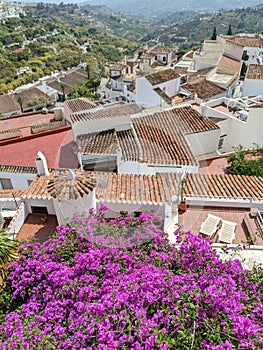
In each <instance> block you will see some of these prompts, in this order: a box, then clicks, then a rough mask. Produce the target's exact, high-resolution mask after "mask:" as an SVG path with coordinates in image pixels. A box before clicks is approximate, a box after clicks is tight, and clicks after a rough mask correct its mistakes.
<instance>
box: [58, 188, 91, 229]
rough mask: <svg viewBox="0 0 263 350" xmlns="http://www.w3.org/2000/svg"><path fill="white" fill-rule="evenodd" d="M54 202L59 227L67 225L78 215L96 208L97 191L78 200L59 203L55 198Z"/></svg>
mask: <svg viewBox="0 0 263 350" xmlns="http://www.w3.org/2000/svg"><path fill="white" fill-rule="evenodd" d="M53 202H54V208H55V212H56V216H57V220H58V223H59V225H65V224H66V223H67V221H69V220H70V219H72V217H73V216H74V215H76V214H82V213H84V212H86V211H87V210H89V209H90V208H96V199H95V191H92V192H90V193H89V194H88V195H87V196H84V197H83V198H78V199H76V200H67V201H63V202H59V201H58V200H57V199H55V198H54V199H53Z"/></svg>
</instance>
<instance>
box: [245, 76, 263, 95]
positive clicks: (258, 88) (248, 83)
mask: <svg viewBox="0 0 263 350" xmlns="http://www.w3.org/2000/svg"><path fill="white" fill-rule="evenodd" d="M262 94H263V80H257V79H245V81H244V84H243V92H242V96H258V95H262Z"/></svg>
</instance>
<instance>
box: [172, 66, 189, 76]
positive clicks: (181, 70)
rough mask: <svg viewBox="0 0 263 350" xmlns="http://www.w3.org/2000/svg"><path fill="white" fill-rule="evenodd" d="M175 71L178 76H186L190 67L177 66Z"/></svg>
mask: <svg viewBox="0 0 263 350" xmlns="http://www.w3.org/2000/svg"><path fill="white" fill-rule="evenodd" d="M173 70H174V72H175V73H176V74H178V75H180V76H181V75H186V74H187V73H188V72H187V71H188V67H177V66H175V67H174V68H173Z"/></svg>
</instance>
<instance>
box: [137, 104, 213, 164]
mask: <svg viewBox="0 0 263 350" xmlns="http://www.w3.org/2000/svg"><path fill="white" fill-rule="evenodd" d="M133 125H134V129H135V132H136V135H137V137H138V140H139V143H140V145H141V148H142V161H143V162H146V163H147V164H170V165H197V162H196V160H195V158H194V156H193V154H192V152H191V150H190V148H189V145H188V143H187V141H186V139H185V136H184V135H185V134H187V133H194V132H203V131H209V130H215V129H218V126H217V125H216V124H214V123H213V122H211V121H210V120H208V119H203V118H202V116H201V115H200V113H199V112H198V111H196V110H195V109H193V108H192V107H191V106H189V107H181V108H174V109H171V110H167V111H162V112H157V113H155V114H153V115H148V116H145V117H142V118H136V119H133Z"/></svg>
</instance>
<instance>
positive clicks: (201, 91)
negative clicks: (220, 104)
mask: <svg viewBox="0 0 263 350" xmlns="http://www.w3.org/2000/svg"><path fill="white" fill-rule="evenodd" d="M182 88H183V89H185V90H187V91H189V92H191V93H192V94H197V96H198V97H199V98H201V99H202V100H205V99H208V98H211V97H213V96H216V95H221V94H222V93H224V92H225V89H222V88H220V87H219V86H217V85H215V84H213V83H211V82H209V81H207V80H205V79H202V80H200V81H196V82H192V83H187V84H185V85H182Z"/></svg>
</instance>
